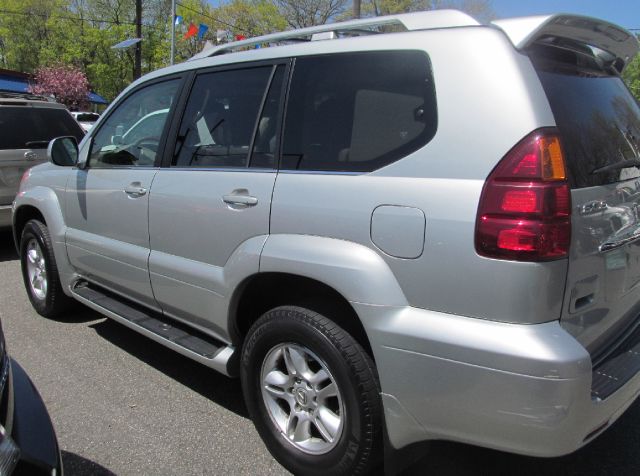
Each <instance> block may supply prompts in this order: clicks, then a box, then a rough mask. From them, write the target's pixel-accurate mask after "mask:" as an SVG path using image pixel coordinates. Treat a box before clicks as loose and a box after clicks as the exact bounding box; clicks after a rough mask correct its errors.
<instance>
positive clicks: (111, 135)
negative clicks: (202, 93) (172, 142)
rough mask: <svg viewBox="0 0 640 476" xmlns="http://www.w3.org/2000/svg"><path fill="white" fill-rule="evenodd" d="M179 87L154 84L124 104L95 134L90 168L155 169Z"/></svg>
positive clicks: (166, 83) (173, 83)
mask: <svg viewBox="0 0 640 476" xmlns="http://www.w3.org/2000/svg"><path fill="white" fill-rule="evenodd" d="M179 84H180V80H179V79H174V80H170V81H165V82H162V83H157V84H152V85H151V86H147V87H146V88H143V89H140V90H138V91H136V92H135V93H133V94H131V95H130V96H129V97H127V98H126V99H125V100H124V101H123V102H121V103H120V104H119V105H118V106H117V107H116V109H115V110H114V111H113V113H111V114H110V115H109V117H108V118H107V120H106V122H103V123H102V125H101V127H100V130H99V131H98V132H97V133H96V135H95V137H94V139H93V144H92V145H91V155H90V157H89V166H91V167H116V166H140V167H149V166H153V165H154V164H155V161H156V155H157V152H158V147H159V145H160V141H161V139H162V132H163V130H164V125H165V123H166V122H167V117H168V116H169V109H170V107H171V104H173V102H174V100H175V97H176V91H177V89H178V85H179Z"/></svg>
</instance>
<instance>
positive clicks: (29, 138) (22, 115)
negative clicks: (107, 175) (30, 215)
mask: <svg viewBox="0 0 640 476" xmlns="http://www.w3.org/2000/svg"><path fill="white" fill-rule="evenodd" d="M0 130H1V131H2V133H1V134H0V227H7V226H11V204H12V202H13V199H14V197H15V196H16V193H17V192H18V186H19V184H20V179H21V178H22V175H23V174H24V172H25V171H26V170H27V169H28V168H29V167H33V166H34V165H37V164H41V163H42V162H45V161H46V160H47V156H46V151H47V145H48V144H49V141H50V140H51V139H53V138H54V137H58V136H73V137H75V138H76V139H77V140H78V141H80V140H81V139H82V137H83V136H84V133H83V132H82V129H81V128H80V126H79V125H78V123H77V122H76V121H75V120H74V119H73V117H71V115H70V114H69V112H68V111H67V109H66V108H65V107H64V106H63V105H62V104H58V103H55V102H49V101H47V100H45V98H42V97H39V96H33V95H16V94H7V93H2V92H0Z"/></svg>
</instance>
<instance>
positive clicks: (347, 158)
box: [282, 51, 437, 172]
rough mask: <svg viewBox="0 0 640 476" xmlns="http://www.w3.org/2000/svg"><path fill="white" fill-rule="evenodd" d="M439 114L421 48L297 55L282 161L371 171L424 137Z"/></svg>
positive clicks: (300, 166)
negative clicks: (414, 49)
mask: <svg viewBox="0 0 640 476" xmlns="http://www.w3.org/2000/svg"><path fill="white" fill-rule="evenodd" d="M436 118H437V114H436V101H435V91H434V86H433V79H432V75H431V68H430V64H429V59H428V57H427V55H426V54H425V53H424V52H419V51H381V52H363V53H342V54H336V55H326V56H315V57H306V58H299V59H297V60H296V63H295V68H294V73H293V79H292V84H291V91H290V96H289V100H288V106H287V115H286V120H285V135H284V142H283V156H282V168H284V169H289V170H318V171H348V172H369V171H372V170H375V169H378V168H380V167H383V166H385V165H387V164H389V163H391V162H394V161H396V160H398V159H400V158H402V157H404V156H406V155H408V154H410V153H411V152H414V151H415V150H417V149H419V148H420V147H422V146H423V145H425V144H426V143H427V142H429V141H430V140H431V139H432V138H433V136H434V135H435V131H436V125H437V123H436Z"/></svg>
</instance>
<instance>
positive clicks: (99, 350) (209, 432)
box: [0, 232, 640, 476]
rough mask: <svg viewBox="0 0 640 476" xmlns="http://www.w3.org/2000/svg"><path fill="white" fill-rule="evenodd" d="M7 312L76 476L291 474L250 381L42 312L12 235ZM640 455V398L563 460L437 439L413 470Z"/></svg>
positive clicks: (614, 463) (576, 464)
mask: <svg viewBox="0 0 640 476" xmlns="http://www.w3.org/2000/svg"><path fill="white" fill-rule="evenodd" d="M0 319H2V325H3V328H4V332H5V336H6V340H7V347H8V350H9V352H10V353H11V355H12V356H13V358H15V359H16V360H17V361H18V362H19V363H20V364H21V365H22V366H23V367H24V368H25V370H26V371H27V373H28V374H29V375H30V377H31V379H32V380H33V381H34V383H35V385H36V387H37V388H38V390H39V391H40V394H41V395H42V397H43V399H44V401H45V403H46V405H47V408H48V409H49V413H50V414H51V418H52V420H53V423H54V426H55V428H56V432H57V435H58V440H59V443H60V447H61V450H62V460H63V464H64V468H65V474H66V475H67V476H89V475H92V476H107V475H114V474H115V475H137V474H143V475H223V474H225V475H245V474H246V475H279V474H287V473H286V471H285V470H284V469H283V468H282V467H281V466H280V465H279V464H278V463H277V462H276V461H275V460H274V459H273V458H272V457H271V455H270V454H269V452H268V451H267V450H266V448H265V446H264V444H263V443H262V441H261V440H260V438H259V436H258V434H257V433H256V431H255V429H254V427H253V424H252V423H251V420H250V419H249V418H248V415H247V410H246V408H245V406H244V403H243V399H242V394H241V389H240V383H239V381H237V380H233V379H229V378H227V377H224V376H222V375H220V374H218V373H216V372H214V371H212V370H210V369H208V368H206V367H204V366H202V365H200V364H198V363H196V362H193V361H191V360H189V359H187V358H185V357H182V356H181V355H179V354H176V353H174V352H172V351H170V350H168V349H166V348H164V347H162V346H161V345H159V344H156V343H155V342H152V341H150V340H148V339H146V338H145V337H143V336H141V335H138V334H136V333H135V332H133V331H131V330H129V329H127V328H125V327H123V326H121V325H119V324H117V323H115V322H113V321H110V320H108V319H105V318H103V317H101V315H99V314H97V313H95V312H93V311H91V310H89V309H87V308H84V307H82V306H78V309H77V310H76V311H74V312H73V313H71V314H70V315H68V316H65V318H64V319H60V320H47V319H44V318H42V317H40V316H39V315H37V314H36V313H35V312H34V311H33V309H32V308H31V305H30V303H29V301H28V299H27V296H26V293H25V291H24V288H23V283H22V277H21V274H20V263H19V262H18V259H17V256H16V254H15V251H14V249H13V244H12V239H11V234H10V233H4V232H0ZM639 450H640V401H639V402H636V403H635V404H634V405H633V406H632V407H631V408H630V409H629V410H628V411H627V412H626V413H625V414H624V415H623V416H622V417H621V418H620V420H619V421H618V422H616V423H615V424H614V425H613V426H612V427H611V428H610V429H608V430H607V431H606V432H605V433H604V434H603V435H602V436H600V437H599V438H598V439H596V441H594V442H593V443H591V444H589V445H588V446H587V447H585V448H583V449H581V450H580V451H578V452H576V453H574V454H572V455H569V456H565V457H563V458H554V459H538V458H528V457H522V456H516V455H510V454H506V453H501V452H498V451H491V450H486V449H481V448H475V447H471V446H467V445H462V444H454V443H445V442H435V443H432V444H431V445H430V446H429V448H428V451H426V450H425V453H424V456H423V457H422V459H420V460H419V461H417V462H416V464H414V465H413V466H412V467H411V468H410V469H409V470H407V472H406V475H405V476H417V475H427V474H429V475H438V476H441V475H442V476H460V475H469V476H471V475H473V476H476V475H517V476H527V475H531V476H533V475H545V476H547V475H581V476H582V475H615V476H620V475H638V474H640V451H639Z"/></svg>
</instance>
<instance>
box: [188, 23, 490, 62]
mask: <svg viewBox="0 0 640 476" xmlns="http://www.w3.org/2000/svg"><path fill="white" fill-rule="evenodd" d="M476 25H479V23H478V22H477V21H476V20H475V19H474V18H472V17H470V16H469V15H467V14H466V13H462V12H460V11H458V10H431V11H426V12H416V13H404V14H400V15H388V16H383V17H372V18H364V19H360V20H349V21H344V22H338V23H329V24H326V25H318V26H311V27H308V28H301V29H298V30H290V31H283V32H280V33H272V34H270V35H264V36H258V37H255V38H249V39H247V40H241V41H234V42H232V43H225V44H223V45H218V46H214V47H213V48H209V49H207V50H204V51H202V52H200V53H198V54H197V55H195V56H193V57H192V58H190V60H195V59H201V58H207V57H210V56H217V55H221V54H225V53H231V52H233V51H235V50H238V49H242V48H245V49H246V48H248V47H251V46H253V47H255V46H258V45H260V46H264V45H271V44H275V45H276V46H277V45H280V44H282V43H287V42H303V41H317V40H328V39H334V38H339V37H340V36H360V35H368V34H376V33H386V32H387V31H388V30H387V31H385V30H384V28H385V27H396V28H401V29H402V30H403V31H414V30H428V29H433V28H452V27H459V26H476ZM190 60H189V61H190Z"/></svg>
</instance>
